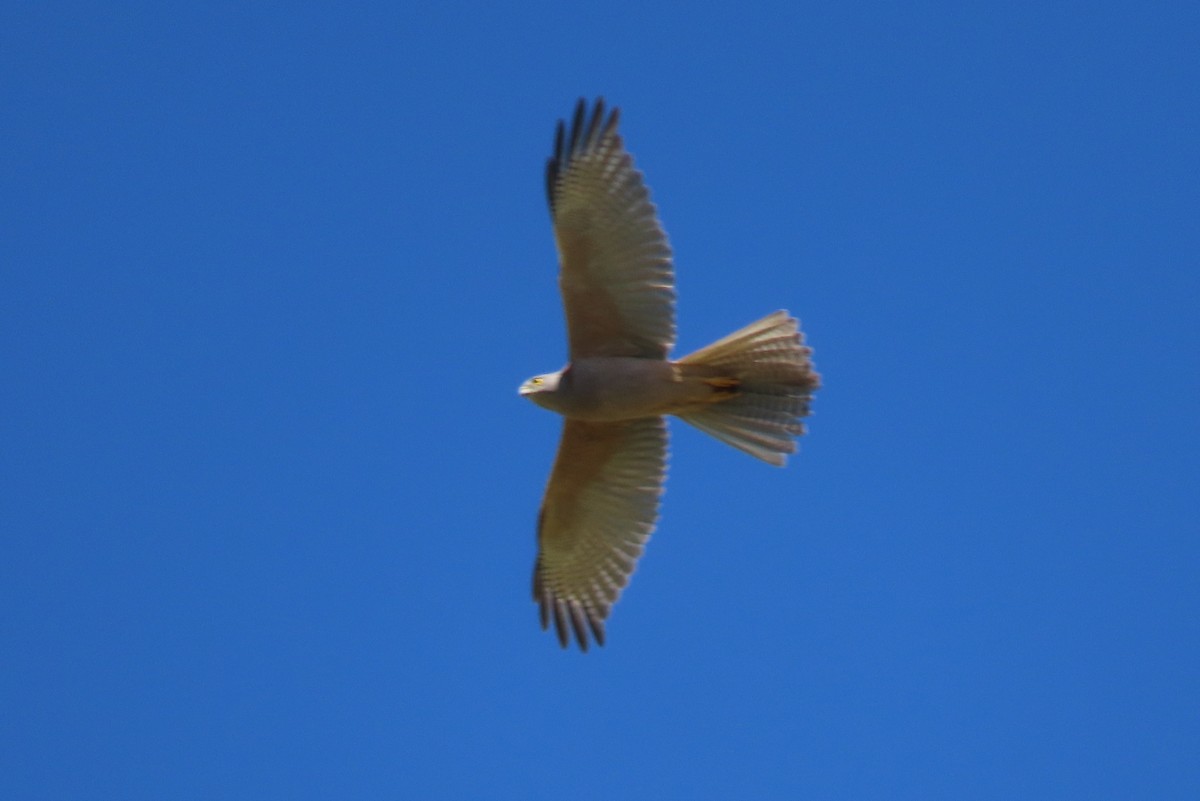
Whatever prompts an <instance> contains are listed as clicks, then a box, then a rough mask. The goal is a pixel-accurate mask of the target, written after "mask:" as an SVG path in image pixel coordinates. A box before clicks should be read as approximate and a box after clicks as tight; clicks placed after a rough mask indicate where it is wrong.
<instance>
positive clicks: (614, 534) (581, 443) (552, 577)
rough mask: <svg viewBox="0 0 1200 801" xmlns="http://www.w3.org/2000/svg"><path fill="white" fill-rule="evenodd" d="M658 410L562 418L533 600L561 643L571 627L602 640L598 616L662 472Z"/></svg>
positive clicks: (638, 542) (584, 644) (603, 614)
mask: <svg viewBox="0 0 1200 801" xmlns="http://www.w3.org/2000/svg"><path fill="white" fill-rule="evenodd" d="M666 464H667V425H666V421H665V420H664V419H663V418H661V417H648V418H642V419H640V420H630V421H623V422H618V423H589V422H584V421H582V420H571V419H568V420H567V421H566V424H565V425H564V427H563V435H562V442H561V443H560V444H559V446H558V456H557V457H556V458H555V460H554V469H553V470H552V471H551V473H550V481H549V483H548V484H547V486H546V497H545V499H544V500H543V501H542V511H541V514H540V515H539V517H538V556H537V563H536V564H535V565H534V569H533V599H534V600H535V601H537V603H538V605H539V606H540V612H541V620H542V628H543V629H545V628H547V627H548V626H549V625H550V619H551V618H553V619H554V628H555V630H556V631H557V633H558V641H559V643H561V644H562V646H563V647H564V648H566V647H567V644H568V642H569V640H570V638H571V632H572V631H574V633H575V639H576V640H577V641H578V643H579V647H580V648H581V649H582V650H584V651H586V650H587V648H588V630H589V629H590V630H591V634H592V637H594V638H595V640H596V643H597V644H598V645H603V644H604V620H605V618H607V617H608V613H609V610H610V609H611V608H612V605H613V604H614V603H616V601H617V597H618V596H620V594H621V590H622V589H623V588H624V587H625V585H626V584H627V583H629V577H630V575H632V573H633V570H634V567H635V565H636V563H637V559H638V557H639V556H641V554H642V549H643V547H644V546H645V543H646V540H647V539H648V538H649V537H650V533H651V532H652V531H653V530H654V524H655V521H656V520H657V518H658V502H659V498H660V497H661V496H662V491H663V481H664V480H665V478H666Z"/></svg>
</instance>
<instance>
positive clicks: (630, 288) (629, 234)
mask: <svg viewBox="0 0 1200 801" xmlns="http://www.w3.org/2000/svg"><path fill="white" fill-rule="evenodd" d="M618 117H619V111H618V110H617V109H615V108H614V109H613V110H612V111H611V112H610V113H609V114H608V116H607V117H606V116H605V113H604V101H603V100H597V101H596V105H595V107H594V108H593V110H592V113H591V116H590V117H589V116H588V115H587V108H586V105H585V103H584V101H583V100H580V101H579V104H578V105H577V106H576V107H575V118H574V121H573V122H572V124H571V128H570V132H569V134H568V132H567V130H566V127H565V125H564V124H563V123H562V122H561V121H560V122H559V123H558V132H557V135H556V137H555V140H554V155H553V156H552V157H551V158H550V159H549V161H547V163H546V192H547V194H548V196H549V200H550V213H551V215H552V216H553V218H554V238H555V242H556V243H557V245H558V259H559V263H560V266H561V270H560V272H559V287H560V289H561V290H562V296H563V305H564V306H565V308H566V315H567V336H568V339H569V341H570V358H571V359H572V360H574V359H579V358H584V357H588V356H640V357H644V358H654V359H665V358H666V356H667V354H668V353H669V352H670V350H671V346H672V345H673V344H674V342H675V274H674V270H673V268H672V266H671V248H670V246H669V245H668V244H667V236H666V234H665V233H663V229H662V225H661V224H660V223H659V221H658V216H657V214H656V212H655V208H654V204H653V203H651V202H650V192H649V190H648V189H647V188H646V184H645V182H643V180H642V174H641V172H639V171H638V170H637V169H636V168H635V167H634V166H633V157H632V156H630V155H629V153H627V152H626V151H625V148H624V146H623V145H622V143H621V136H620V134H618V133H617V120H618Z"/></svg>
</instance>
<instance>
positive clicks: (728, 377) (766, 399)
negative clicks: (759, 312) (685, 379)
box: [677, 311, 821, 466]
mask: <svg viewBox="0 0 1200 801" xmlns="http://www.w3.org/2000/svg"><path fill="white" fill-rule="evenodd" d="M811 357H812V349H811V348H809V347H807V346H806V345H805V344H804V335H803V334H801V333H800V326H799V322H798V321H797V320H796V318H794V317H792V316H790V315H789V314H788V313H787V312H786V311H777V312H775V313H774V314H769V315H767V316H766V317H764V318H762V319H761V320H759V321H758V322H755V323H751V324H750V325H748V326H746V327H745V328H742V329H740V330H738V331H734V332H733V333H732V334H730V335H729V336H727V337H724V338H723V339H719V340H717V341H716V342H714V343H712V344H711V345H709V346H708V347H705V348H701V349H700V350H698V351H696V352H695V353H692V354H689V355H688V356H685V357H684V358H682V359H680V360H679V361H678V362H677V364H679V365H680V366H682V367H683V368H684V373H685V375H686V374H692V375H697V376H702V377H704V378H705V379H706V380H707V381H708V382H709V383H710V384H711V385H712V386H713V387H714V389H715V393H714V402H712V403H708V404H705V405H703V406H700V407H697V408H696V409H695V410H694V411H693V410H688V411H685V412H681V413H679V415H678V416H679V418H680V419H681V420H683V421H684V422H686V423H690V424H691V425H694V426H695V427H696V428H699V429H700V430H701V431H704V432H705V433H707V434H711V435H712V436H714V437H716V438H717V439H719V440H721V441H722V442H725V443H728V444H729V445H732V446H733V447H735V448H738V449H740V450H743V451H745V452H746V453H748V454H750V455H751V456H756V457H758V458H759V459H762V460H763V461H765V462H770V463H771V464H773V465H778V466H783V465H784V464H785V463H786V462H787V454H789V453H795V452H796V442H795V438H796V437H799V436H801V435H802V434H803V433H804V424H803V423H801V422H800V420H801V418H803V417H806V416H807V415H808V406H809V402H810V401H811V400H812V395H813V392H815V391H816V390H817V388H818V387H820V386H821V377H820V375H818V374H817V372H816V371H815V370H814V369H813V366H812V358H811ZM689 368H691V369H689Z"/></svg>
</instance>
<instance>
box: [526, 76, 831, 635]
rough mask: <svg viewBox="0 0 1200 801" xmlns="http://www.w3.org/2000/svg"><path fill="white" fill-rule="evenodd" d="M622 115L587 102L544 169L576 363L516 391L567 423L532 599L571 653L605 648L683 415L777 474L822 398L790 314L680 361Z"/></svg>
mask: <svg viewBox="0 0 1200 801" xmlns="http://www.w3.org/2000/svg"><path fill="white" fill-rule="evenodd" d="M618 115H619V112H618V109H616V108H613V109H612V110H611V111H608V112H607V113H606V110H605V106H604V101H603V99H599V100H597V101H596V103H595V106H594V107H593V108H592V109H591V112H590V114H589V113H588V108H587V105H586V103H585V102H584V101H583V100H580V101H579V103H578V105H577V106H576V108H575V116H574V120H573V121H572V123H571V125H570V127H569V128H567V127H566V126H565V125H564V123H563V122H562V121H560V122H559V123H558V130H557V132H556V135H555V139H554V155H552V156H551V157H550V158H549V160H548V161H547V163H546V192H547V194H548V196H549V201H550V214H551V217H552V218H553V223H554V239H555V242H556V244H557V246H558V258H559V264H560V271H559V279H558V282H559V288H560V290H561V291H562V298H563V306H564V307H565V310H566V317H567V339H568V354H569V361H568V363H567V366H566V367H564V368H563V369H561V370H559V371H558V372H555V373H546V374H544V375H538V376H534V377H533V378H530V379H529V380H528V381H526V382H525V383H524V384H522V385H521V388H520V390H519V391H520V394H521V395H522V396H524V397H526V398H528V399H529V400H531V401H533V402H534V403H536V404H537V405H538V406H541V407H543V408H546V409H550V410H551V411H555V412H558V413H559V414H561V415H562V416H563V417H564V418H565V421H564V425H563V432H562V440H561V442H560V443H559V446H558V455H557V456H556V457H555V460H554V467H553V469H552V470H551V473H550V480H549V482H548V483H547V486H546V494H545V498H544V499H543V501H542V508H541V513H540V514H539V516H538V527H537V538H538V555H537V561H536V563H535V565H534V570H533V598H534V600H535V601H536V602H537V604H538V605H539V607H540V610H539V611H540V617H541V624H542V628H543V629H546V628H548V627H549V624H550V621H551V620H553V621H554V628H555V631H556V633H557V634H558V640H559V643H560V644H561V645H562V647H564V648H566V647H568V644H569V642H570V639H571V633H574V635H575V640H576V641H577V642H578V644H579V647H580V649H581V650H583V651H586V650H587V648H588V641H589V633H590V635H591V638H592V639H594V640H595V641H596V644H597V645H603V644H604V621H605V619H606V618H607V617H608V614H609V611H610V610H611V609H612V606H613V604H614V603H615V602H616V600H617V597H618V596H619V595H620V594H621V591H622V590H623V589H624V587H625V585H626V584H627V583H628V582H629V577H630V575H631V574H632V573H633V570H634V565H635V563H636V562H637V559H638V557H639V556H641V553H642V549H643V548H644V547H645V544H646V541H647V539H649V537H650V533H651V532H652V531H653V530H654V526H655V522H656V520H657V518H658V505H659V497H660V496H661V495H662V492H663V482H664V480H665V478H666V462H667V425H666V419H665V415H668V414H671V415H675V416H676V417H678V418H679V419H681V420H683V421H684V422H686V423H690V424H691V425H693V426H696V427H697V428H699V429H701V430H702V431H705V432H707V433H709V434H711V435H712V436H714V437H716V438H717V439H719V440H721V441H723V442H726V443H728V444H730V445H732V446H733V447H735V448H739V449H741V450H743V451H745V452H746V453H748V454H750V455H751V456H756V457H758V458H759V459H762V460H763V461H765V462H769V463H770V464H773V465H779V466H782V465H783V464H784V463H785V461H786V457H787V454H789V453H794V452H795V450H796V443H795V441H794V440H795V438H796V437H798V436H800V435H801V434H803V433H804V426H803V424H802V423H801V422H800V420H801V418H803V417H805V416H806V415H807V414H808V407H809V401H810V400H811V398H812V395H813V392H814V391H815V390H816V389H817V388H818V387H819V386H820V377H819V376H818V374H817V373H816V371H815V370H814V369H813V367H812V363H811V360H810V355H811V353H812V351H811V350H810V349H809V348H808V347H806V346H805V345H804V339H803V335H802V334H801V333H800V331H799V324H798V322H797V321H796V319H795V318H793V317H791V316H789V315H788V313H787V312H786V311H777V312H775V313H774V314H770V315H768V316H766V317H764V318H763V319H761V320H759V321H758V322H755V323H751V324H750V325H748V326H746V327H745V328H742V329H741V330H739V331H735V332H734V333H732V334H730V335H729V336H727V337H724V338H723V339H720V340H717V341H716V342H714V343H713V344H711V345H709V346H708V347H706V348H701V349H700V350H698V351H696V352H695V353H692V354H690V355H688V356H685V357H683V358H682V359H677V360H674V361H672V360H671V359H670V358H669V354H670V352H671V347H672V345H673V344H674V342H675V275H674V268H673V266H672V260H671V248H670V246H669V245H668V244H667V237H666V234H665V233H664V232H663V228H662V225H661V224H660V223H659V221H658V216H657V212H656V209H655V207H654V204H652V203H651V202H650V193H649V191H648V190H647V188H646V184H645V183H644V181H643V180H642V173H641V172H640V171H638V170H637V169H636V168H635V167H634V165H633V158H632V157H631V156H630V155H629V153H628V152H627V151H626V150H625V147H624V145H623V143H622V141H621V136H620V134H619V133H617V120H618Z"/></svg>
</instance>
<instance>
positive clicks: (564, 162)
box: [546, 97, 621, 214]
mask: <svg viewBox="0 0 1200 801" xmlns="http://www.w3.org/2000/svg"><path fill="white" fill-rule="evenodd" d="M604 110H605V109H604V98H602V97H600V98H597V99H596V105H595V106H594V107H593V108H592V114H591V117H588V116H587V101H586V100H584V99H583V98H582V97H581V98H579V102H578V103H576V104H575V115H574V117H573V118H572V121H571V132H570V137H569V142H568V141H567V138H568V137H567V132H566V130H565V124H564V123H563V121H562V120H559V121H558V128H557V129H556V130H555V132H554V155H553V156H551V157H550V158H548V159H546V201H547V202H548V203H549V204H550V213H551V214H553V213H554V205H555V203H554V197H555V194H557V193H556V188H557V187H558V177H559V176H560V175H561V174H562V173H563V172H564V171H565V170H566V169H567V167H569V166H570V164H571V160H572V159H573V158H575V156H577V155H579V154H580V153H586V152H587V151H588V150H590V149H591V148H592V147H594V146H595V145H596V144H597V142H599V141H600V139H602V138H603V136H604V135H605V134H607V133H610V132H611V131H613V130H615V129H616V127H617V123H618V121H619V119H620V115H621V110H620V109H617V108H614V109H612V110H611V111H610V112H609V113H608V118H607V119H605V117H604ZM564 145H565V146H564Z"/></svg>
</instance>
